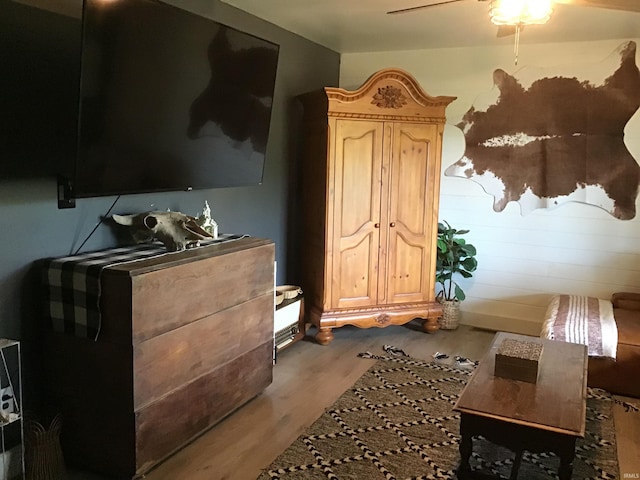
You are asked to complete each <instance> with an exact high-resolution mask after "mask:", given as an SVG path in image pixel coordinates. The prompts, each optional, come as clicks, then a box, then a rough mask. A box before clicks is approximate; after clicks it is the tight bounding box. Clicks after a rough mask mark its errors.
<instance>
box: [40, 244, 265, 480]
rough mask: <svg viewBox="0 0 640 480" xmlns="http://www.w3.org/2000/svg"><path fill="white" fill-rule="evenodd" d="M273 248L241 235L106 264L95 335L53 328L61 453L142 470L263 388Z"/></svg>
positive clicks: (101, 466)
mask: <svg viewBox="0 0 640 480" xmlns="http://www.w3.org/2000/svg"><path fill="white" fill-rule="evenodd" d="M70 258H73V257H70ZM274 259H275V249H274V244H273V243H272V242H271V241H269V240H263V239H256V238H242V239H238V240H233V241H228V242H224V243H219V244H214V245H208V246H203V247H199V248H196V249H192V250H187V251H184V252H175V253H171V254H166V255H162V256H159V257H155V258H149V259H143V260H138V261H134V262H128V263H119V264H115V265H111V266H107V267H105V268H104V269H103V270H102V273H101V275H100V280H99V283H100V297H99V305H100V312H101V326H100V331H99V334H98V336H97V339H96V340H94V339H92V338H86V337H85V338H81V337H80V336H78V335H74V334H70V333H69V331H67V332H66V333H65V332H55V331H54V332H49V333H48V334H47V336H46V341H45V345H46V346H45V350H46V352H45V355H46V356H45V368H46V373H47V402H48V404H49V406H50V407H51V408H52V409H54V410H56V411H58V412H60V413H61V414H62V419H63V420H62V421H63V426H62V445H63V452H64V456H65V460H66V461H67V462H68V463H69V464H70V465H74V466H77V467H80V468H84V469H88V470H92V471H95V472H99V473H102V474H107V475H110V476H115V477H118V478H135V477H138V476H141V475H143V474H144V473H145V472H147V471H148V470H149V469H150V468H152V467H153V466H154V465H156V464H157V463H158V462H160V461H162V460H163V459H165V458H166V457H167V456H169V455H170V454H172V453H173V452H175V451H176V450H177V449H179V448H181V447H182V446H184V445H185V444H186V443H188V442H189V441H191V440H192V439H194V438H195V437H196V436H198V435H199V434H201V433H203V432H204V431H205V430H207V429H208V428H210V427H211V426H212V425H214V424H216V423H217V422H219V421H220V420H221V419H223V418H224V417H226V416H227V415H229V414H230V413H232V412H233V411H234V410H236V409H237V408H239V407H240V406H242V405H243V404H244V403H246V402H247V401H249V400H250V399H252V398H253V397H254V396H256V395H257V394H258V393H260V392H261V391H262V390H263V389H264V388H265V387H267V386H268V385H269V384H270V383H271V381H272V365H273V349H274V347H273V322H274V320H273V315H274V314H273V310H274V291H273V290H274ZM61 270H62V271H63V272H64V270H65V269H64V267H63V268H62V269H61ZM62 275H64V273H63V274H62ZM50 277H51V275H50ZM64 328H65V329H67V330H69V328H68V326H67V327H64ZM58 330H60V328H58Z"/></svg>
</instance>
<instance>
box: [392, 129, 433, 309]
mask: <svg viewBox="0 0 640 480" xmlns="http://www.w3.org/2000/svg"><path fill="white" fill-rule="evenodd" d="M392 132H393V133H392V139H393V140H392V148H391V163H390V172H389V177H390V178H389V186H390V188H389V200H388V209H389V210H388V237H387V239H388V244H387V248H386V250H387V252H388V255H387V265H386V269H387V272H386V273H387V274H386V275H385V278H386V285H384V286H382V285H380V286H379V291H380V292H382V291H383V290H384V292H385V297H386V298H385V301H384V303H394V304H396V303H409V302H422V301H429V300H433V289H434V282H435V280H434V278H432V277H433V274H432V272H433V266H432V263H433V262H434V261H435V257H434V256H433V255H435V250H434V247H435V239H436V232H435V231H434V227H433V225H437V218H433V217H434V216H436V215H437V211H436V210H434V208H433V207H434V205H433V203H434V195H433V190H434V188H436V187H437V184H435V182H436V181H437V176H438V175H439V174H440V162H439V161H438V159H437V158H436V154H437V151H436V150H437V139H438V127H437V126H436V125H430V124H408V123H394V124H393V129H392ZM381 303H382V302H381Z"/></svg>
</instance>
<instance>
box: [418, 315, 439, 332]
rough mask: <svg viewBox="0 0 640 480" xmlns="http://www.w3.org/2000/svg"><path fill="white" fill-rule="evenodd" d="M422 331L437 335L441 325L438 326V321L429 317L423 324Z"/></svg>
mask: <svg viewBox="0 0 640 480" xmlns="http://www.w3.org/2000/svg"><path fill="white" fill-rule="evenodd" d="M422 330H423V331H425V332H426V333H435V332H437V331H438V330H440V325H438V319H437V318H434V317H429V318H427V319H426V320H423V322H422Z"/></svg>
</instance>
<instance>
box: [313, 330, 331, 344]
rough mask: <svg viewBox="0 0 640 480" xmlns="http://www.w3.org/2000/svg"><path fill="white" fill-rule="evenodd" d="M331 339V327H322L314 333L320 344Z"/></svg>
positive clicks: (329, 341)
mask: <svg viewBox="0 0 640 480" xmlns="http://www.w3.org/2000/svg"><path fill="white" fill-rule="evenodd" d="M332 340H333V333H331V328H327V327H322V328H320V330H318V333H316V342H318V343H319V344H320V345H329V344H330V343H331V341H332Z"/></svg>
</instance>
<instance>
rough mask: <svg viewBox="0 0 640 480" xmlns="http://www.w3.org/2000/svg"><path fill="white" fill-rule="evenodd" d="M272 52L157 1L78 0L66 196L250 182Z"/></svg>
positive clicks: (267, 110) (257, 172) (261, 137)
mask: <svg viewBox="0 0 640 480" xmlns="http://www.w3.org/2000/svg"><path fill="white" fill-rule="evenodd" d="M278 53H279V46H278V45H276V44H274V43H271V42H269V41H266V40H263V39H260V38H257V37H255V36H253V35H250V34H247V33H244V32H241V31H239V30H236V29H234V28H231V27H229V26H226V25H223V24H221V23H218V22H216V21H213V20H211V19H209V18H205V17H202V16H199V15H196V14H193V13H191V12H188V11H186V10H182V9H180V8H178V7H175V6H172V5H168V4H165V3H163V2H161V1H159V0H119V1H108V2H107V1H104V0H85V1H84V11H83V20H82V59H81V73H80V102H79V104H80V111H79V120H78V149H77V159H76V165H75V175H74V179H73V183H72V188H73V193H72V195H73V196H74V197H78V198H82V197H94V196H104V195H115V194H128V193H144V192H157V191H177V190H191V189H205V188H217V187H232V186H248V185H258V184H260V183H261V182H262V177H263V170H264V163H265V153H266V150H267V141H268V138H269V124H270V120H271V109H272V104H273V94H274V88H275V80H276V70H277V65H278Z"/></svg>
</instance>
